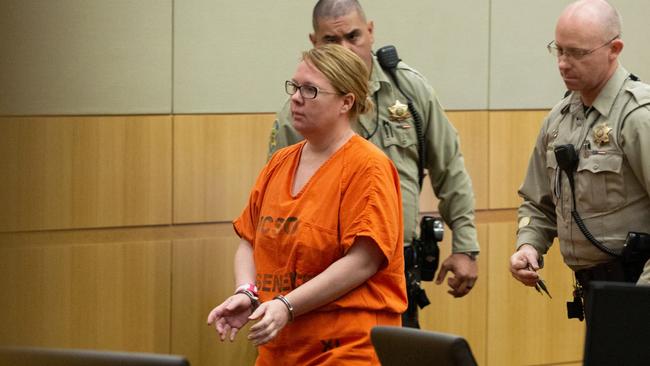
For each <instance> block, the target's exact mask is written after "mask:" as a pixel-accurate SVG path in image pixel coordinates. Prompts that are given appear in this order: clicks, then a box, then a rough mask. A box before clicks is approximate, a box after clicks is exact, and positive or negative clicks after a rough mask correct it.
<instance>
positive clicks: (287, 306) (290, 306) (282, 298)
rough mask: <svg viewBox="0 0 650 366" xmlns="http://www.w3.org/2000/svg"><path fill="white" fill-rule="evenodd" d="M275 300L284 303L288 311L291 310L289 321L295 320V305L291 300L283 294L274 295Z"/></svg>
mask: <svg viewBox="0 0 650 366" xmlns="http://www.w3.org/2000/svg"><path fill="white" fill-rule="evenodd" d="M273 300H279V301H280V302H281V303H283V304H284V306H285V307H286V308H287V311H288V312H289V321H290V322H291V321H293V305H291V303H290V302H289V300H287V298H286V297H284V296H282V295H278V296H276V297H274V298H273Z"/></svg>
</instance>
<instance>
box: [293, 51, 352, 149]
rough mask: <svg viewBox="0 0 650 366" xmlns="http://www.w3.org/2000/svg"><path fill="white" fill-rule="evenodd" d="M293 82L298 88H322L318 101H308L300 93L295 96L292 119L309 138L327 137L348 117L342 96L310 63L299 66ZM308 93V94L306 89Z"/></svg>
mask: <svg viewBox="0 0 650 366" xmlns="http://www.w3.org/2000/svg"><path fill="white" fill-rule="evenodd" d="M291 81H292V82H293V83H294V84H295V85H297V86H298V87H302V86H312V87H316V88H317V89H318V93H317V95H316V98H314V99H308V98H304V97H303V96H302V95H301V93H300V91H296V92H295V93H294V94H293V95H292V96H291V116H292V117H293V127H294V128H295V129H296V131H298V132H299V133H300V134H301V135H303V136H304V137H305V138H309V136H313V135H314V134H323V133H326V132H327V131H331V130H333V128H334V127H335V126H336V125H337V124H339V123H340V121H341V120H342V119H345V118H347V111H348V109H349V108H346V106H345V103H344V100H343V98H342V96H340V95H338V94H337V93H335V92H334V87H332V84H330V82H329V80H327V78H326V77H325V75H323V74H322V73H321V72H320V71H319V70H318V69H316V68H315V67H314V66H313V65H311V64H309V63H308V62H305V61H302V62H300V64H298V68H297V69H296V72H295V74H294V75H293V78H292V79H291ZM303 93H304V94H307V93H305V91H304V90H303Z"/></svg>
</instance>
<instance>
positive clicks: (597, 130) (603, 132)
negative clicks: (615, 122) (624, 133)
mask: <svg viewBox="0 0 650 366" xmlns="http://www.w3.org/2000/svg"><path fill="white" fill-rule="evenodd" d="M611 131H612V129H611V128H610V127H609V126H607V124H606V123H601V124H599V125H597V126H595V127H594V141H595V142H597V143H598V145H604V144H606V143H608V142H609V133H610V132H611Z"/></svg>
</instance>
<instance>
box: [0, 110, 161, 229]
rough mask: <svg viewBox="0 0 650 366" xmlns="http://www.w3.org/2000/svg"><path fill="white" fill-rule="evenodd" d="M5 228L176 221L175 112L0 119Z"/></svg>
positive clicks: (0, 225) (0, 218)
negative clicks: (173, 189)
mask: <svg viewBox="0 0 650 366" xmlns="http://www.w3.org/2000/svg"><path fill="white" fill-rule="evenodd" d="M0 207H2V209H1V210H0V231H24V230H46V229H68V228H87V227H108V226H130V225H158V224H167V223H170V221H171V118H170V117H169V116H138V117H33V118H29V117H5V118H0Z"/></svg>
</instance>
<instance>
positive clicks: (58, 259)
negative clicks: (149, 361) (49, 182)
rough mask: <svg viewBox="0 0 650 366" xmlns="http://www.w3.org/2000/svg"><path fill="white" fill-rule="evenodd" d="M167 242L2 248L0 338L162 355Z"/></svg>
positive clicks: (168, 291) (165, 330)
mask: <svg viewBox="0 0 650 366" xmlns="http://www.w3.org/2000/svg"><path fill="white" fill-rule="evenodd" d="M170 254H171V251H170V243H169V242H148V243H145V242H136V243H106V244H96V245H86V244H69V245H64V246H26V247H22V246H20V247H0V258H2V262H3V263H2V266H0V308H1V309H2V311H1V312H0V324H2V327H0V344H3V345H25V346H27V345H28V346H43V347H62V348H92V349H109V350H110V349H112V350H124V351H138V352H156V353H167V352H168V351H169V342H170V338H169V337H170V331H169V324H170V323H169V316H170V315H169V314H170V297H171V288H170V286H169V285H170V282H169V281H170V277H171V272H170V270H171V256H170Z"/></svg>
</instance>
